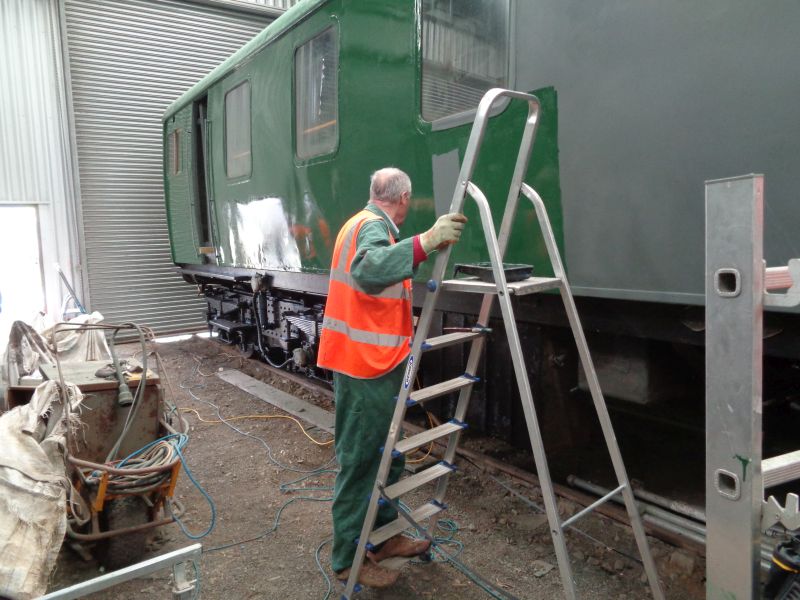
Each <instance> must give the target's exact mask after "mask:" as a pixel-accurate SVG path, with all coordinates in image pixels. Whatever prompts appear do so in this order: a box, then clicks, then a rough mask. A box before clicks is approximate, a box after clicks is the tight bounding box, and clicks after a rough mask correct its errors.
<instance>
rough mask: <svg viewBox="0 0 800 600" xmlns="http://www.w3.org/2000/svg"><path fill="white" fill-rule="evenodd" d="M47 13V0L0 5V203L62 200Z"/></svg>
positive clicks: (61, 149) (62, 176)
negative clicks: (0, 63) (0, 66)
mask: <svg viewBox="0 0 800 600" xmlns="http://www.w3.org/2000/svg"><path fill="white" fill-rule="evenodd" d="M51 13H52V6H51V4H50V1H49V0H3V1H2V2H0V61H1V62H2V68H0V106H2V107H3V109H2V110H0V203H19V204H50V203H52V202H54V201H61V200H62V199H63V197H64V189H65V187H66V185H67V184H66V182H65V174H64V170H63V165H64V154H63V152H64V146H63V144H62V138H61V130H60V121H59V118H58V117H59V109H60V98H59V95H58V86H57V82H58V75H57V73H56V61H55V60H54V58H55V55H54V53H55V50H56V44H57V37H54V35H53V29H52V26H53V23H52V20H53V19H52V14H51Z"/></svg>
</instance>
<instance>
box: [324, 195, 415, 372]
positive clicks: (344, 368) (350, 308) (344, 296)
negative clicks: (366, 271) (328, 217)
mask: <svg viewBox="0 0 800 600" xmlns="http://www.w3.org/2000/svg"><path fill="white" fill-rule="evenodd" d="M380 219H381V217H379V216H378V215H376V214H374V213H372V212H370V211H368V210H362V211H361V212H359V213H358V214H356V215H355V216H353V217H352V218H351V219H350V220H349V221H347V223H345V224H344V227H342V229H341V231H339V235H338V236H337V237H336V245H335V246H334V248H333V261H332V262H331V279H330V287H329V288H328V300H327V303H326V304H325V316H324V318H323V320H322V335H321V338H320V343H319V356H318V357H317V366H320V367H322V368H324V369H330V370H331V371H337V372H339V373H344V374H345V375H349V376H350V377H356V378H359V379H373V378H375V377H380V376H381V375H384V374H386V373H388V372H389V371H391V370H392V369H394V368H395V367H396V366H397V365H399V364H400V363H401V362H402V361H403V360H404V359H405V358H406V356H408V352H409V340H410V339H411V334H412V324H411V280H410V279H406V280H404V281H400V282H398V283H395V284H393V285H390V286H389V287H387V288H385V289H384V290H383V291H381V292H380V293H379V294H368V293H367V292H365V291H364V290H363V289H361V287H360V286H359V285H358V283H357V282H356V281H355V279H353V276H352V275H351V274H350V263H352V262H353V257H354V256H355V254H356V244H357V240H358V233H359V231H361V227H362V226H363V225H364V223H366V222H367V221H373V220H380ZM389 239H390V242H391V243H392V244H394V243H395V240H394V238H393V237H392V235H391V234H390V235H389Z"/></svg>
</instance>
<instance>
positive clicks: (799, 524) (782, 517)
mask: <svg viewBox="0 0 800 600" xmlns="http://www.w3.org/2000/svg"><path fill="white" fill-rule="evenodd" d="M778 524H780V525H783V526H784V527H785V528H786V529H788V530H789V531H796V530H797V529H800V502H798V497H797V494H786V503H785V504H784V505H783V506H781V505H780V503H779V502H778V501H777V500H776V499H775V496H770V497H769V500H765V501H764V505H763V509H762V515H761V529H762V530H764V531H766V530H767V529H769V528H770V527H772V526H773V525H778Z"/></svg>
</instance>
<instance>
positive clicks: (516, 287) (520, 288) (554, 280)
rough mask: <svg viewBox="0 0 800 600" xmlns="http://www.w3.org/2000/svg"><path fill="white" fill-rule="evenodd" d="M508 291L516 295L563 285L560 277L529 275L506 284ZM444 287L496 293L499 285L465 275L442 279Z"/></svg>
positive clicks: (460, 290) (453, 290)
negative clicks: (458, 277) (457, 277)
mask: <svg viewBox="0 0 800 600" xmlns="http://www.w3.org/2000/svg"><path fill="white" fill-rule="evenodd" d="M506 285H507V287H508V293H509V294H514V295H515V296H524V295H526V294H535V293H536V292H543V291H545V290H552V289H555V288H557V287H559V286H560V285H561V279H560V278H558V277H528V278H527V279H523V280H522V281H513V282H511V283H508V284H506ZM442 289H444V290H446V291H451V292H472V293H477V294H496V293H497V285H496V284H494V283H489V282H487V281H481V280H480V279H478V278H477V277H464V278H460V279H446V280H445V281H442Z"/></svg>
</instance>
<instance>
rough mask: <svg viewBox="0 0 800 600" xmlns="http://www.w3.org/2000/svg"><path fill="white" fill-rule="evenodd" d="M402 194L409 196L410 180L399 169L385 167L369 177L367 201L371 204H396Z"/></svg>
mask: <svg viewBox="0 0 800 600" xmlns="http://www.w3.org/2000/svg"><path fill="white" fill-rule="evenodd" d="M403 194H407V195H408V196H411V179H410V178H409V177H408V175H406V174H405V173H404V172H403V171H401V170H400V169H396V168H394V167H385V168H383V169H378V170H377V171H375V172H374V173H373V174H372V176H371V177H370V185H369V199H370V201H371V202H384V203H386V204H397V203H398V202H400V200H401V198H402V197H403Z"/></svg>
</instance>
